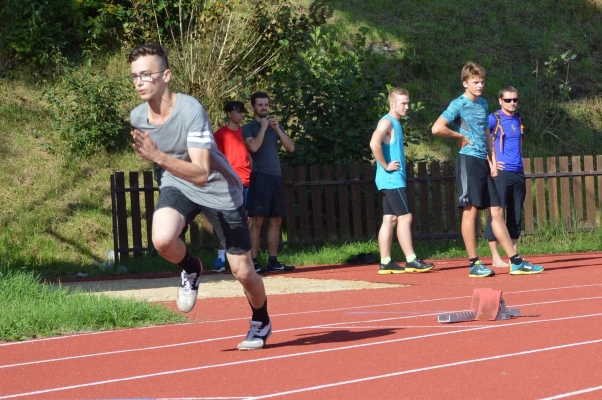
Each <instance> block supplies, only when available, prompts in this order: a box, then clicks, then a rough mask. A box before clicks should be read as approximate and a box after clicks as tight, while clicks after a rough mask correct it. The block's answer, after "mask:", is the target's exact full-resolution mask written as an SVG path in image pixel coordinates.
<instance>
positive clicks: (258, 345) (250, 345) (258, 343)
mask: <svg viewBox="0 0 602 400" xmlns="http://www.w3.org/2000/svg"><path fill="white" fill-rule="evenodd" d="M270 336H272V331H270V333H268V335H267V336H266V338H265V340H261V339H259V338H255V339H253V341H247V340H244V341H242V342H240V343H239V344H238V346H236V348H237V349H238V350H259V349H262V348H263V347H264V346H265V342H266V341H267V340H268V338H269V337H270Z"/></svg>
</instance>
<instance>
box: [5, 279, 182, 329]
mask: <svg viewBox="0 0 602 400" xmlns="http://www.w3.org/2000/svg"><path fill="white" fill-rule="evenodd" d="M0 309H1V310H2V313H0V341H12V340H25V339H30V338H36V337H43V336H56V335H65V334H71V333H78V332H91V331H104V330H110V329H118V328H134V327H140V326H148V325H162V324H168V323H175V322H183V321H185V320H186V319H185V318H184V317H183V316H180V315H178V314H176V313H174V312H172V311H171V310H168V309H166V308H164V307H162V306H160V305H151V304H149V303H147V302H145V301H139V300H134V299H117V298H111V297H108V296H105V295H99V296H92V295H89V294H85V293H82V292H72V291H69V290H68V289H66V288H62V287H60V286H59V287H58V288H57V287H55V286H53V285H51V284H48V283H40V282H39V281H38V280H37V278H36V276H35V275H34V274H33V273H32V272H27V271H19V270H14V269H7V268H6V267H2V268H1V269H0Z"/></svg>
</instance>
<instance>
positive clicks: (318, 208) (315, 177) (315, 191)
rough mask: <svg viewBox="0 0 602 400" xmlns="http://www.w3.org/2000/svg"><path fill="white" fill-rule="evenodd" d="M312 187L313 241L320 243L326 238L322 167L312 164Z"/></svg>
mask: <svg viewBox="0 0 602 400" xmlns="http://www.w3.org/2000/svg"><path fill="white" fill-rule="evenodd" d="M310 179H311V183H312V187H311V208H312V214H313V225H314V226H313V228H314V229H313V241H314V242H316V243H320V242H322V241H323V240H324V227H323V222H322V217H323V214H322V188H321V187H320V186H319V185H318V183H320V167H319V166H318V165H312V166H311V167H310Z"/></svg>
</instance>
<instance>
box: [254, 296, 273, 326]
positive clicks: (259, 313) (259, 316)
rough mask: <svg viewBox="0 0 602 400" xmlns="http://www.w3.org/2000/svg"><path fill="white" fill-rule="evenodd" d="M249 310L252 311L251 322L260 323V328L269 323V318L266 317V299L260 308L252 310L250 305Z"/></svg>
mask: <svg viewBox="0 0 602 400" xmlns="http://www.w3.org/2000/svg"><path fill="white" fill-rule="evenodd" d="M249 305H251V303H249ZM251 310H253V316H252V317H251V319H252V320H253V321H259V322H261V324H262V327H264V326H266V325H267V324H269V323H270V316H269V315H268V299H265V303H263V306H261V308H254V307H253V306H252V305H251Z"/></svg>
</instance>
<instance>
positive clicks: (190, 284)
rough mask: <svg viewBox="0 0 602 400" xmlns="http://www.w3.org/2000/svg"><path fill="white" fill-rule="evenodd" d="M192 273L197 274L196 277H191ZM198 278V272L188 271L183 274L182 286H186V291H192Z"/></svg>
mask: <svg viewBox="0 0 602 400" xmlns="http://www.w3.org/2000/svg"><path fill="white" fill-rule="evenodd" d="M191 275H195V277H194V278H191V277H190V276H191ZM196 280H197V276H196V274H190V275H188V274H187V273H184V274H182V287H183V288H184V290H185V291H187V292H188V291H190V290H192V288H194V286H195V284H196Z"/></svg>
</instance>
